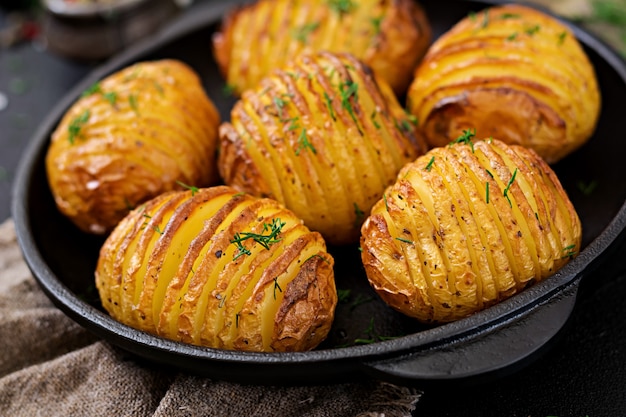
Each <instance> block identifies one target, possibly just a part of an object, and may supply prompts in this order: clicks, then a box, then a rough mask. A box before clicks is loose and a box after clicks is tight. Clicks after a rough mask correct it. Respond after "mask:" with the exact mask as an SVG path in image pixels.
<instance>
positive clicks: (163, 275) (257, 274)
mask: <svg viewBox="0 0 626 417" xmlns="http://www.w3.org/2000/svg"><path fill="white" fill-rule="evenodd" d="M333 265H334V260H333V258H332V256H331V255H330V254H328V253H327V252H326V245H325V243H324V240H323V239H322V237H321V235H320V234H319V233H317V232H311V231H309V229H307V228H306V227H305V226H304V225H303V223H302V220H300V219H299V218H297V217H296V216H295V215H294V214H293V213H292V212H291V211H289V210H287V209H286V208H284V207H283V206H282V205H280V204H279V203H278V202H276V201H274V200H270V199H257V198H254V197H252V196H250V195H247V194H243V193H238V192H237V191H236V190H234V189H232V188H230V187H226V186H219V187H213V188H203V189H197V188H195V187H191V189H190V190H189V191H177V192H176V191H173V192H169V193H164V194H161V195H159V196H158V197H156V198H154V199H152V200H149V201H148V202H146V203H145V204H144V205H143V206H142V207H140V208H138V209H135V210H133V211H131V212H130V213H129V214H128V216H127V217H125V218H124V219H123V220H122V221H121V222H120V223H119V225H118V226H117V227H116V228H115V229H114V230H113V232H112V233H111V234H110V235H109V237H108V238H107V240H106V242H105V243H104V245H103V247H102V249H101V251H100V257H99V259H98V265H97V269H96V272H95V276H96V286H97V288H98V291H99V293H100V298H101V300H102V305H103V306H104V308H105V309H106V310H107V311H108V312H109V313H110V314H111V316H112V317H113V318H114V319H116V320H118V321H120V322H122V323H125V324H127V325H129V326H132V327H134V328H137V329H139V330H143V331H147V332H150V333H153V334H157V335H160V336H162V337H165V338H168V339H172V340H177V341H183V342H186V343H191V344H195V345H203V346H209V347H215V348H221V349H236V350H247V351H265V352H274V351H303V350H310V349H313V348H314V347H316V346H317V345H318V344H319V343H320V342H321V341H322V340H324V339H325V338H326V336H327V335H328V332H329V330H330V327H331V325H332V321H333V318H334V311H335V306H336V304H337V291H336V289H335V282H334V273H333Z"/></svg>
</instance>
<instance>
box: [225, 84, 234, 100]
mask: <svg viewBox="0 0 626 417" xmlns="http://www.w3.org/2000/svg"><path fill="white" fill-rule="evenodd" d="M235 91H237V87H235V86H234V85H232V84H226V85H225V86H224V88H222V93H223V94H224V95H225V96H227V97H230V96H233V95H234V94H235Z"/></svg>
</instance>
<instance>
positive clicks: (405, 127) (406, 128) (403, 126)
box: [394, 119, 413, 134]
mask: <svg viewBox="0 0 626 417" xmlns="http://www.w3.org/2000/svg"><path fill="white" fill-rule="evenodd" d="M394 124H395V126H396V129H398V130H399V131H400V133H403V134H404V133H411V131H412V130H413V128H412V127H411V123H410V122H409V121H408V120H406V119H402V120H398V119H394Z"/></svg>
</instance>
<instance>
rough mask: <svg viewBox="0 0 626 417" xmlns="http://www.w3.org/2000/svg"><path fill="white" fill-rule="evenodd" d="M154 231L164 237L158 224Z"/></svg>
mask: <svg viewBox="0 0 626 417" xmlns="http://www.w3.org/2000/svg"><path fill="white" fill-rule="evenodd" d="M154 231H155V232H157V233H158V234H160V235H162V234H163V231H162V230H161V228H160V227H159V225H158V224H157V225H156V226H154Z"/></svg>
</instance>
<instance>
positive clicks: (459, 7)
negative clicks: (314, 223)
mask: <svg viewBox="0 0 626 417" xmlns="http://www.w3.org/2000/svg"><path fill="white" fill-rule="evenodd" d="M421 3H422V4H423V5H424V7H425V9H426V12H427V13H428V16H429V18H430V20H431V23H432V25H433V29H434V32H435V35H436V36H438V35H440V34H441V33H443V32H444V31H445V30H447V29H448V28H450V27H451V26H452V25H453V24H454V23H456V22H457V21H458V20H460V19H461V18H463V17H464V16H466V15H467V14H468V13H469V12H471V11H475V12H477V11H480V10H481V9H483V8H484V7H486V6H489V5H493V4H497V3H498V2H497V1H493V0H492V1H483V2H478V1H461V0H456V1H446V2H441V1H436V0H422V1H421ZM230 7H232V3H230V2H228V3H227V2H221V3H218V2H210V3H206V4H203V5H198V6H196V7H195V8H194V10H193V11H192V12H191V13H187V14H185V15H183V16H182V17H181V18H180V19H179V20H178V21H177V22H174V23H173V24H172V25H171V26H170V27H168V28H167V29H165V30H164V31H162V32H160V33H159V34H157V35H155V36H154V37H153V38H152V39H150V40H147V41H145V42H143V43H141V44H138V45H136V46H135V47H133V48H131V49H130V50H127V51H126V52H124V53H123V54H121V55H120V56H117V57H115V58H114V59H112V60H111V61H109V62H108V63H106V64H104V65H102V66H101V67H100V68H98V69H97V70H95V71H94V72H93V73H91V74H90V75H89V76H88V77H86V79H84V80H83V81H82V82H81V83H80V84H79V85H77V86H76V87H75V88H74V89H73V90H72V91H70V92H69V93H68V94H67V96H65V97H64V99H63V100H62V101H61V102H60V103H58V105H57V106H56V107H55V108H54V109H52V110H51V112H50V114H49V116H48V117H47V118H46V119H45V121H44V122H43V124H42V125H41V126H40V127H39V129H38V130H37V132H36V134H35V135H34V137H33V138H32V140H31V143H30V145H29V147H28V148H27V150H26V151H25V153H24V156H23V160H22V161H21V165H20V168H19V172H18V175H17V178H16V181H15V186H14V187H15V188H14V195H13V218H14V221H15V225H16V229H17V233H18V238H19V242H20V245H21V248H22V250H23V253H24V256H25V259H26V261H27V263H28V265H29V267H30V268H31V270H32V272H33V274H34V276H35V277H36V279H37V280H38V282H39V284H40V285H41V287H42V288H43V290H44V291H45V293H46V294H47V295H48V296H49V297H50V298H51V299H52V301H53V302H54V303H55V304H56V305H57V306H58V307H59V308H60V309H62V310H63V311H64V312H65V313H66V314H67V315H68V316H70V317H71V318H73V319H74V320H76V321H77V322H78V323H79V324H81V325H83V326H84V327H86V328H87V329H89V330H91V331H92V332H94V333H95V334H96V335H98V336H100V337H102V338H103V339H105V340H107V341H109V342H110V343H112V344H114V345H117V346H119V347H121V348H123V349H125V350H127V351H129V352H132V353H134V354H136V355H137V356H138V357H140V358H144V359H147V360H149V361H154V362H156V363H158V364H160V365H163V366H168V367H174V368H176V369H180V370H184V371H189V372H192V373H196V374H201V375H205V376H210V377H212V378H219V379H226V380H232V381H238V382H249V383H266V384H281V383H309V382H316V383H317V382H336V381H337V380H345V379H354V378H358V377H362V376H363V375H369V376H372V375H373V376H374V377H376V378H379V379H382V380H389V381H392V382H401V383H407V384H408V383H414V382H428V381H431V382H432V381H442V380H443V381H449V380H464V379H467V378H473V377H477V376H485V375H492V374H497V373H498V372H499V371H502V370H506V369H510V367H511V366H513V365H514V364H518V363H520V361H522V360H524V359H525V358H528V357H530V356H531V355H533V354H535V353H536V352H537V351H539V350H540V349H541V348H542V347H545V346H546V344H547V342H548V341H550V340H551V339H552V338H553V337H554V336H555V334H557V333H558V331H559V330H560V329H561V328H562V326H563V325H564V324H565V323H566V321H567V319H568V317H569V315H570V313H571V311H572V309H573V307H574V305H575V301H576V292H577V289H578V286H579V283H580V281H581V279H583V278H584V279H593V270H594V268H595V267H597V266H598V265H599V264H600V263H601V262H605V261H610V258H609V257H608V255H607V254H608V253H609V252H610V249H611V247H612V246H614V244H615V242H616V241H617V240H618V239H620V238H621V237H622V235H624V234H625V233H623V231H624V229H625V226H626V205H625V204H624V202H625V200H626V181H624V180H623V178H625V177H626V164H625V163H624V162H623V158H624V155H626V140H625V139H626V138H624V133H623V132H624V129H623V128H622V126H623V122H624V99H626V64H625V63H624V62H623V61H622V60H621V59H620V58H619V57H618V56H617V55H616V54H615V53H614V52H613V51H612V50H611V49H610V48H608V47H607V46H605V45H604V44H603V43H602V42H600V41H598V40H597V39H596V38H594V37H593V36H591V35H589V34H588V33H586V32H585V31H583V30H581V29H580V28H577V27H573V30H574V31H575V33H576V35H577V37H578V38H579V39H580V40H581V42H582V43H583V45H584V47H585V49H586V52H587V53H588V55H589V57H590V59H591V61H592V62H593V64H594V66H595V69H596V72H597V76H598V79H599V82H600V88H601V93H602V115H601V118H600V121H599V124H598V128H597V131H596V133H595V135H594V136H593V138H592V139H591V140H590V141H589V142H588V143H587V144H586V145H585V146H584V147H583V148H581V149H580V150H578V151H577V152H576V153H574V154H572V155H570V156H569V157H567V158H566V159H565V160H563V161H562V162H560V163H558V164H557V165H555V166H554V169H555V171H556V172H557V174H558V175H559V177H560V179H561V181H562V183H563V185H564V186H565V188H566V190H567V192H568V194H569V196H570V198H571V199H572V201H573V203H574V205H575V206H576V209H577V211H578V213H579V216H580V218H581V220H582V224H583V230H584V235H583V248H584V249H583V250H582V251H581V252H580V254H579V256H578V257H577V258H575V259H574V260H573V261H572V262H570V263H569V264H568V265H566V266H565V267H564V268H563V269H562V270H561V271H559V272H558V273H557V274H555V275H554V276H552V277H551V278H549V279H547V280H545V281H543V282H541V283H539V284H538V285H536V286H534V287H532V288H529V289H527V290H526V291H524V292H522V293H521V294H518V295H516V296H514V297H512V298H511V299H509V300H507V301H505V302H503V303H501V304H498V305H496V306H494V307H491V308H489V309H487V310H485V311H483V312H480V313H478V314H475V315H473V316H471V317H469V318H467V319H464V320H460V321H458V322H455V323H451V324H446V325H441V326H437V327H425V326H422V325H419V324H417V323H415V322H414V321H412V320H410V319H407V318H405V317H403V316H401V315H399V314H398V313H395V312H394V311H392V310H391V309H389V308H388V307H386V306H385V305H384V304H383V303H382V302H381V301H380V300H379V299H378V298H376V296H375V294H374V293H373V291H372V290H371V288H370V287H369V285H368V284H367V280H366V279H365V274H364V271H363V269H362V267H361V266H360V261H359V253H358V251H357V248H356V247H348V248H330V250H331V251H332V252H333V255H334V257H335V259H336V260H337V268H336V274H335V275H336V279H337V287H338V288H339V289H347V288H350V289H351V290H352V291H351V296H350V299H349V300H348V301H347V302H342V303H340V304H339V306H338V309H337V314H336V316H337V318H336V321H335V323H334V326H333V329H332V331H331V334H330V336H329V338H328V340H327V341H326V342H324V344H323V345H322V346H320V347H319V348H318V349H316V350H315V351H312V352H305V353H247V352H232V351H223V350H217V349H210V348H201V347H196V346H191V345H185V344H181V343H176V342H172V341H169V340H164V339H161V338H159V337H155V336H152V335H149V334H146V333H142V332H139V331H137V330H134V329H131V328H129V327H127V326H125V325H122V324H120V323H118V322H116V321H114V320H113V319H111V318H110V317H109V316H108V315H107V314H106V313H105V312H104V311H103V310H102V308H101V306H100V304H99V302H98V299H97V294H96V293H95V288H94V283H93V282H94V278H93V271H94V268H95V263H96V258H97V254H98V250H99V247H100V245H101V244H102V242H103V239H102V238H96V237H92V236H87V235H85V234H83V233H81V232H79V231H78V230H77V229H76V228H75V227H74V226H73V225H72V224H71V223H70V222H69V221H68V220H66V219H65V218H64V217H63V216H62V215H60V214H59V212H58V211H57V209H56V207H55V205H54V201H53V199H52V196H51V194H50V190H49V188H48V185H47V181H46V177H45V169H44V157H45V153H46V149H47V145H48V141H49V137H50V134H51V132H52V131H53V129H54V128H55V126H56V124H57V123H58V121H59V120H60V118H61V116H62V115H63V113H65V111H66V110H67V108H68V107H69V106H70V105H71V104H72V103H73V101H74V100H76V98H77V97H78V96H79V95H80V94H81V93H82V92H83V91H84V90H85V89H87V88H88V87H89V86H90V85H92V84H93V83H94V82H96V81H97V80H99V79H101V78H103V77H104V76H106V75H108V74H110V73H112V72H114V71H116V70H119V69H121V68H122V67H125V66H127V65H129V64H131V63H133V62H137V61H142V60H150V59H159V58H176V59H181V60H183V61H185V62H187V63H188V64H190V65H191V66H192V67H193V68H194V69H195V70H196V71H197V72H198V73H199V74H200V75H201V77H202V79H203V83H204V87H205V88H206V91H207V93H208V94H209V96H210V97H211V98H212V100H213V101H214V102H215V103H216V105H217V106H218V108H219V110H220V112H221V114H222V118H223V119H224V120H226V119H228V118H229V111H230V108H231V106H232V105H233V103H234V99H233V98H230V97H227V96H225V95H224V93H223V91H224V81H223V80H222V78H221V77H220V75H219V73H218V70H217V67H216V64H215V62H214V61H213V58H212V56H211V51H210V36H211V33H212V32H213V31H214V30H215V29H216V27H217V24H218V23H219V21H220V18H221V17H222V15H223V14H224V13H225V12H226V11H227V10H228V9H229V8H230ZM590 184H595V187H589V185H590ZM581 185H583V186H581ZM590 188H593V191H592V192H591V193H589V192H583V191H584V190H586V191H589V189H590ZM379 336H391V337H393V338H392V339H389V340H387V338H380V337H379ZM355 339H370V341H371V342H372V343H367V344H359V343H355Z"/></svg>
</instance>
